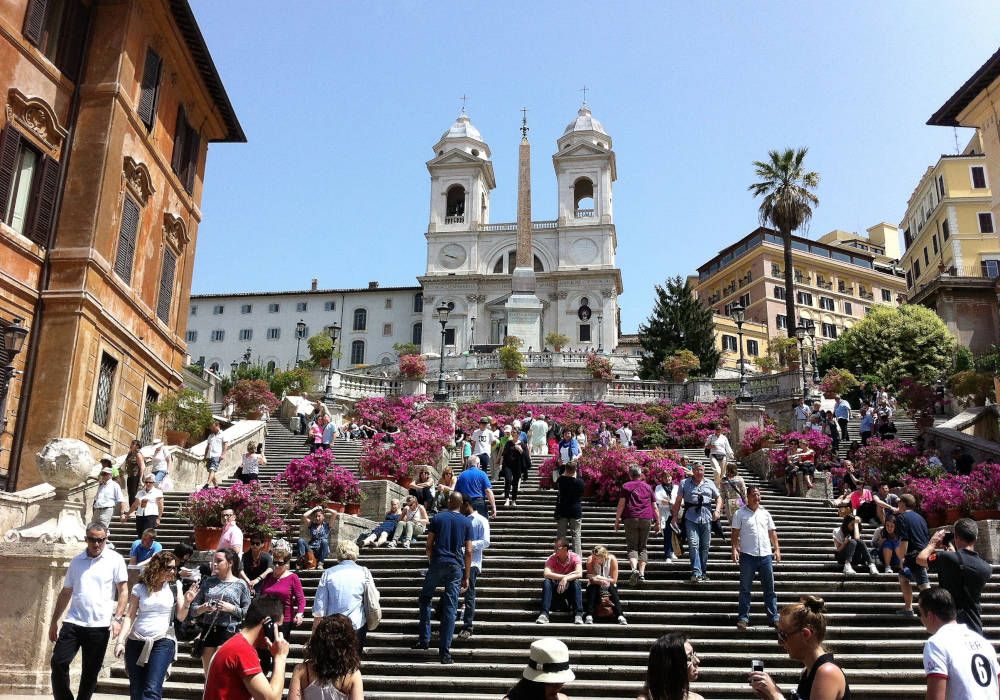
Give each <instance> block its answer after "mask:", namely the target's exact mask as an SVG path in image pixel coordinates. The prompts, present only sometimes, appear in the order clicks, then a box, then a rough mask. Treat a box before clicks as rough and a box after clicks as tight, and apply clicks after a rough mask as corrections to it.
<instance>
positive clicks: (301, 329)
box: [295, 318, 306, 367]
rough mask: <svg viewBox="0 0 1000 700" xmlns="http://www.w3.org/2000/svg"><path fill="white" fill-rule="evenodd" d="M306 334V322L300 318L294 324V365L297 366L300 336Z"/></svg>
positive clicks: (300, 345)
mask: <svg viewBox="0 0 1000 700" xmlns="http://www.w3.org/2000/svg"><path fill="white" fill-rule="evenodd" d="M305 334H306V322H305V321H303V320H302V319H301V318H300V319H299V322H298V323H296V324H295V366H296V367H298V366H299V348H301V347H302V336H304V335H305Z"/></svg>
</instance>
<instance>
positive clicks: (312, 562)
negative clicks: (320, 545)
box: [299, 547, 318, 571]
mask: <svg viewBox="0 0 1000 700" xmlns="http://www.w3.org/2000/svg"><path fill="white" fill-rule="evenodd" d="M317 564H318V562H317V561H316V553H315V552H313V550H312V547H306V553H305V554H303V555H302V556H301V557H299V568H300V569H305V570H308V571H311V570H312V569H315V568H316V566H317Z"/></svg>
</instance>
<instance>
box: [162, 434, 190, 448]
mask: <svg viewBox="0 0 1000 700" xmlns="http://www.w3.org/2000/svg"><path fill="white" fill-rule="evenodd" d="M163 434H164V437H166V438H167V444H168V445H177V446H178V447H184V446H185V445H186V444H187V440H188V438H189V437H191V433H188V432H185V431H183V430H164V431H163Z"/></svg>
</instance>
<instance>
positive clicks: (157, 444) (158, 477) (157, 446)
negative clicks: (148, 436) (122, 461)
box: [146, 440, 170, 486]
mask: <svg viewBox="0 0 1000 700" xmlns="http://www.w3.org/2000/svg"><path fill="white" fill-rule="evenodd" d="M146 463H147V464H148V465H149V472H150V473H151V474H152V475H153V479H154V480H155V481H156V485H157V486H159V485H160V484H161V483H163V479H164V478H165V477H166V476H167V474H168V473H169V472H170V452H169V451H168V450H167V446H166V445H164V444H163V440H153V454H152V455H150V456H149V459H148V460H146Z"/></svg>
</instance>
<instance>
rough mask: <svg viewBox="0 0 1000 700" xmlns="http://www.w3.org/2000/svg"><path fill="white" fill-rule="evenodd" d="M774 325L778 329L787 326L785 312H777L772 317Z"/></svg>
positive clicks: (783, 328)
mask: <svg viewBox="0 0 1000 700" xmlns="http://www.w3.org/2000/svg"><path fill="white" fill-rule="evenodd" d="M774 322H775V325H776V326H777V327H778V329H779V330H785V329H787V328H788V317H787V316H785V314H778V315H777V316H775V317H774Z"/></svg>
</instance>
